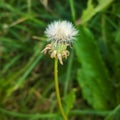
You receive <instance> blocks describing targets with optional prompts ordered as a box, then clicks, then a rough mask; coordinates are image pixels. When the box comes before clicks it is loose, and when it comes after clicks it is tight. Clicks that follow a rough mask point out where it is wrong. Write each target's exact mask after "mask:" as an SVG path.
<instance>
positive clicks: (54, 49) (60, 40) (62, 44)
mask: <svg viewBox="0 0 120 120" xmlns="http://www.w3.org/2000/svg"><path fill="white" fill-rule="evenodd" d="M77 33H78V31H77V30H76V29H75V28H74V26H73V25H72V23H70V22H68V21H54V22H53V23H51V24H50V25H48V27H47V28H46V30H45V34H46V36H47V40H48V41H49V42H51V43H50V44H48V45H47V46H46V47H45V49H44V50H43V51H42V52H43V53H47V51H48V52H49V53H50V56H51V58H55V57H58V59H59V61H60V63H61V64H63V61H62V59H63V58H67V57H68V56H69V51H68V50H67V47H68V46H70V45H71V43H72V42H73V41H74V40H75V37H76V35H77Z"/></svg>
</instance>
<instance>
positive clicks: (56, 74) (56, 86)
mask: <svg viewBox="0 0 120 120" xmlns="http://www.w3.org/2000/svg"><path fill="white" fill-rule="evenodd" d="M54 80H55V90H56V96H57V102H58V106H59V109H60V112H61V115H62V117H63V119H64V120H68V119H67V116H66V115H65V112H64V110H63V107H62V103H61V98H60V91H59V85H58V58H57V57H56V58H55V63H54Z"/></svg>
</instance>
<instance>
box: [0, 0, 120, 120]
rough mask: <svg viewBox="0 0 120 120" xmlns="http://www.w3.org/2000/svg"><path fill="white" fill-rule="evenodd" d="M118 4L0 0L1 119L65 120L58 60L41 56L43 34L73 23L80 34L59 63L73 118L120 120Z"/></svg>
mask: <svg viewBox="0 0 120 120" xmlns="http://www.w3.org/2000/svg"><path fill="white" fill-rule="evenodd" d="M46 1H47V3H46ZM97 1H98V2H97ZM119 6H120V2H119V0H68V1H67V0H66V1H64V0H56V1H54V0H41V1H40V0H35V1H34V0H9V1H7V0H0V120H26V119H28V120H62V119H61V116H60V113H59V111H58V107H57V101H56V95H55V90H54V80H53V61H54V60H52V59H50V58H49V56H48V55H46V56H43V55H42V54H41V50H42V49H43V48H44V46H45V44H46V37H45V35H44V30H45V28H46V26H47V25H48V24H49V23H50V22H52V21H54V20H69V21H71V22H73V24H74V25H75V26H76V28H77V29H78V30H79V35H78V37H77V40H76V41H75V43H74V44H73V47H72V49H71V53H70V56H69V58H68V60H65V61H64V65H63V66H61V65H59V83H60V91H61V96H62V102H63V103H64V109H65V110H66V111H67V112H68V114H69V119H70V120H88V119H89V120H103V119H105V120H119V119H120V116H119V113H120V112H119V111H120V108H119V105H120V74H119V73H120V7H119ZM73 91H74V92H73Z"/></svg>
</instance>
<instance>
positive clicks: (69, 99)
mask: <svg viewBox="0 0 120 120" xmlns="http://www.w3.org/2000/svg"><path fill="white" fill-rule="evenodd" d="M74 101H75V89H73V90H72V91H71V92H70V93H69V94H68V95H67V96H66V97H65V104H66V113H67V114H69V112H70V110H71V108H72V107H73V104H74Z"/></svg>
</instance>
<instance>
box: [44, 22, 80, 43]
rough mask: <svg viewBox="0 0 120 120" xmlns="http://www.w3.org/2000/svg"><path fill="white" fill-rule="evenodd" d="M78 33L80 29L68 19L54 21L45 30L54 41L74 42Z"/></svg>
mask: <svg viewBox="0 0 120 120" xmlns="http://www.w3.org/2000/svg"><path fill="white" fill-rule="evenodd" d="M77 33H78V31H77V30H76V29H75V28H74V26H73V24H72V23H71V22H68V21H54V22H52V23H51V24H49V25H48V27H47V28H46V30H45V34H46V36H47V37H48V41H51V42H54V43H56V42H57V43H59V42H65V43H69V42H72V41H73V40H74V39H75V36H76V35H77Z"/></svg>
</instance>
